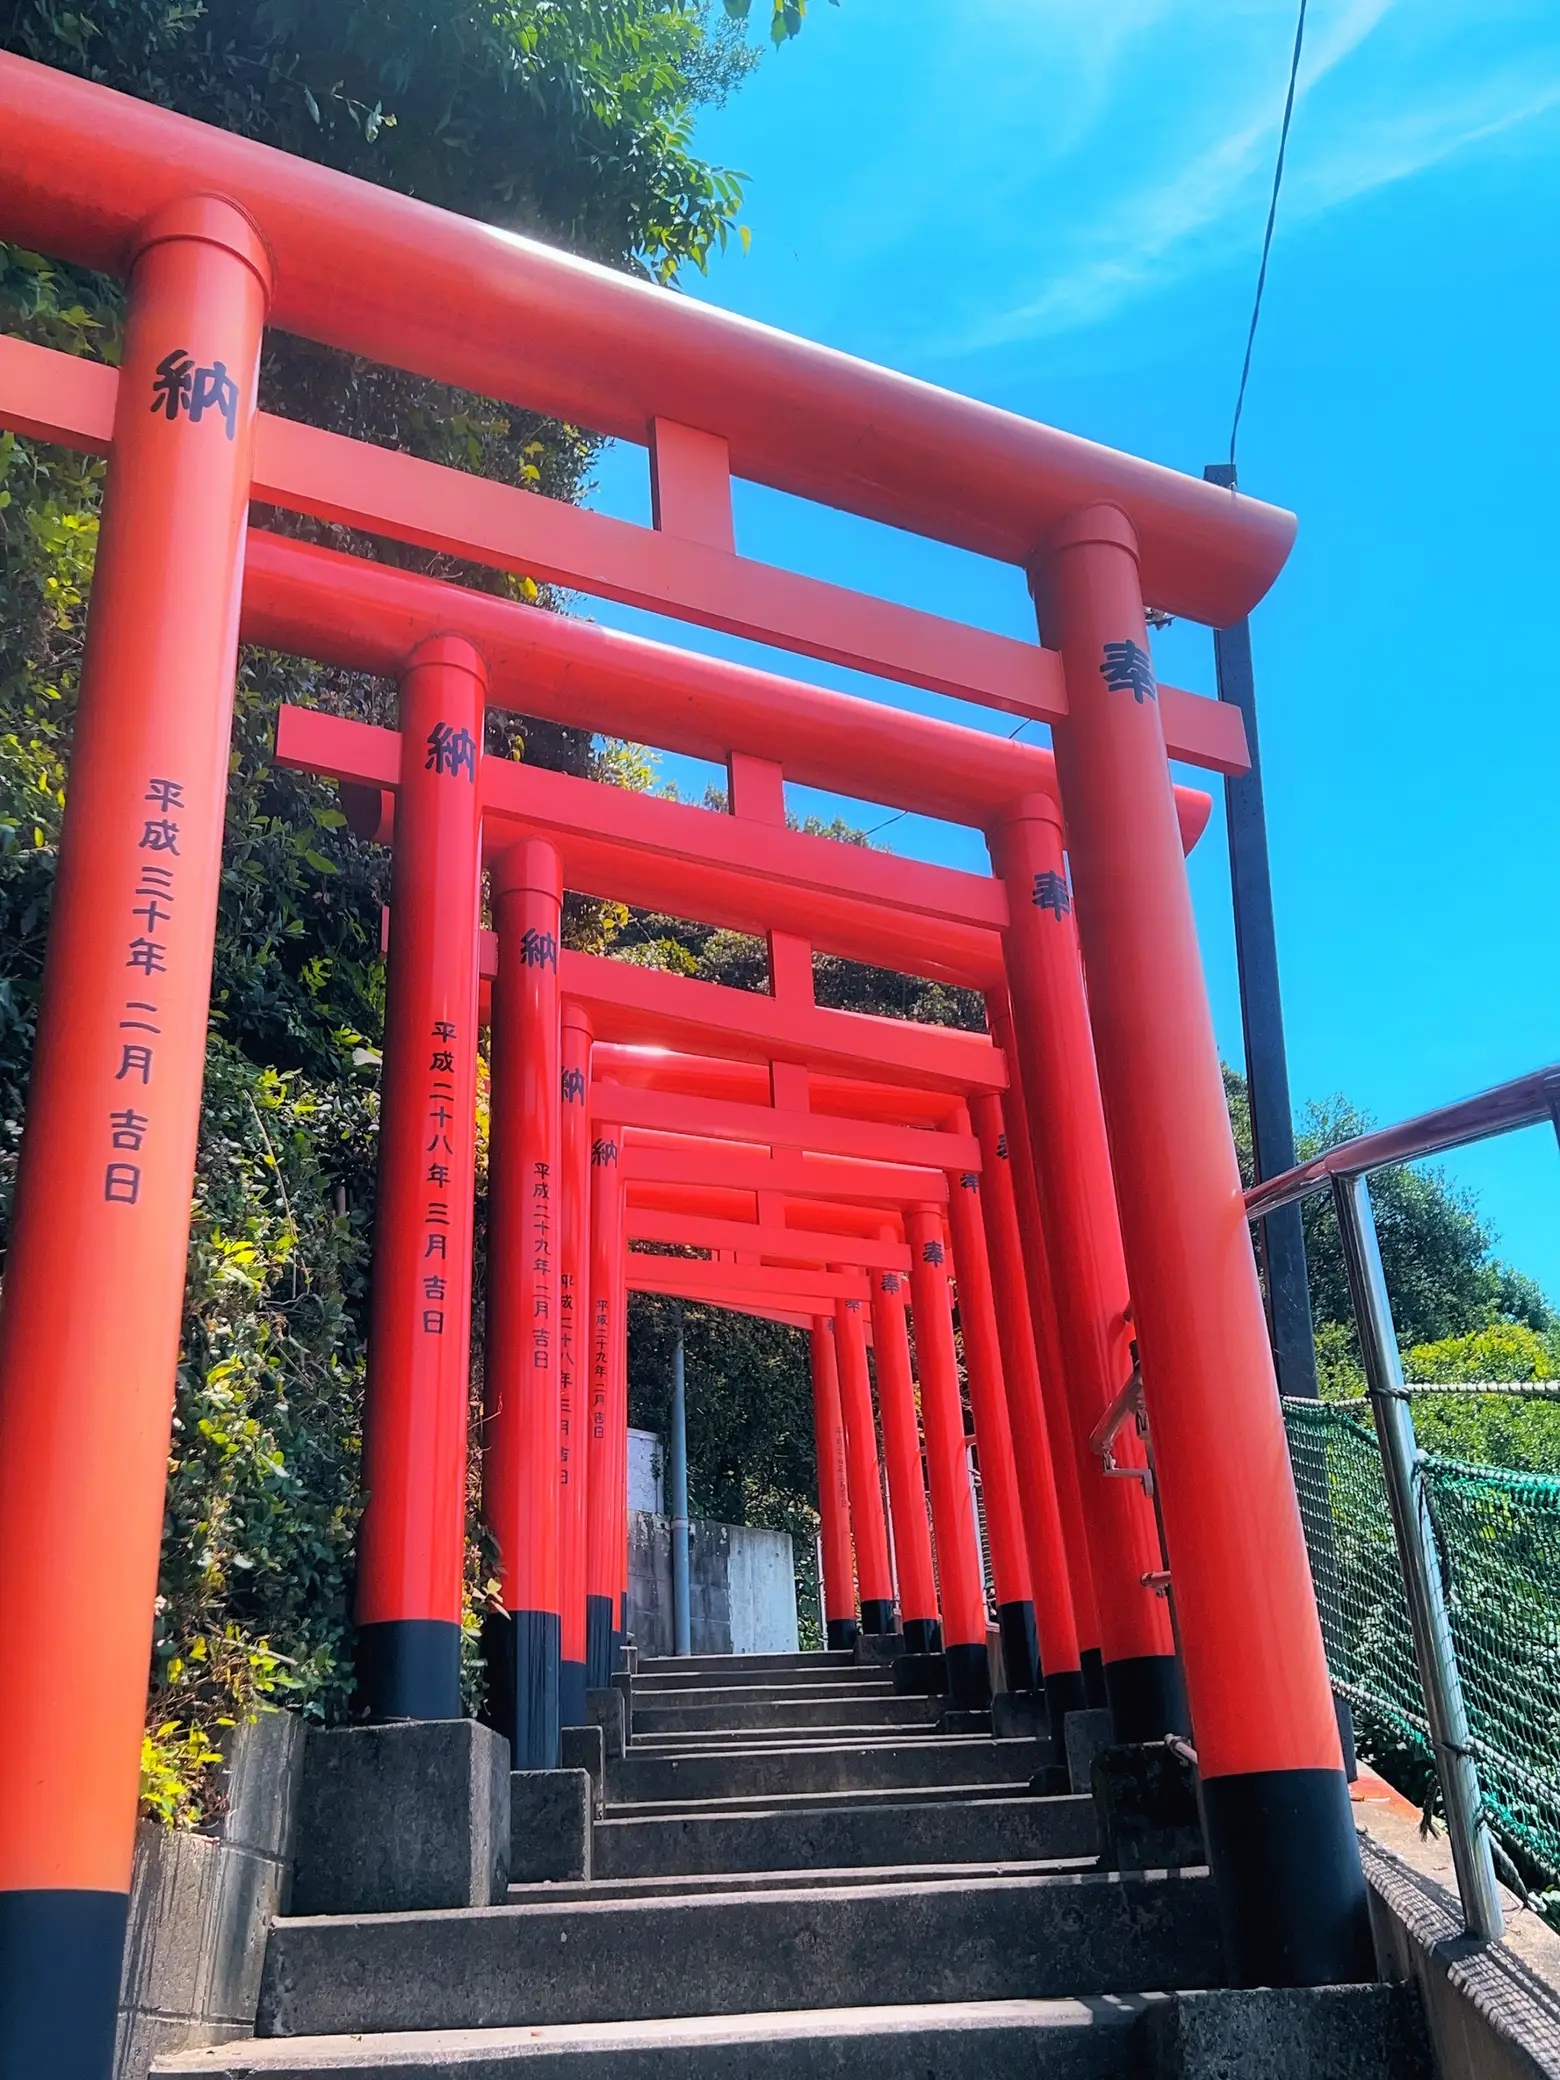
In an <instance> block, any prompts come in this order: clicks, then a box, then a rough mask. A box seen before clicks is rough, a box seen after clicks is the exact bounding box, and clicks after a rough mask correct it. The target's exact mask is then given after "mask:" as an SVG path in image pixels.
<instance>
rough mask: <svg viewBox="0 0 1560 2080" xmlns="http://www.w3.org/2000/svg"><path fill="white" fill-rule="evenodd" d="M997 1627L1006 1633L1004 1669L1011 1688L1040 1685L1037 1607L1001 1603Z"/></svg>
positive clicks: (1036, 1688)
mask: <svg viewBox="0 0 1560 2080" xmlns="http://www.w3.org/2000/svg"><path fill="white" fill-rule="evenodd" d="M997 1630H998V1632H1000V1633H1001V1635H1002V1673H1003V1675H1004V1676H1005V1677H1006V1679H1007V1686H1008V1688H1009V1689H1010V1690H1038V1689H1039V1688H1040V1635H1039V1634H1038V1632H1036V1630H1035V1607H1034V1605H1033V1604H1032V1603H1030V1602H1029V1601H1028V1599H1027V1598H1026V1599H1025V1600H1024V1601H1023V1602H1022V1603H999V1604H998V1605H997Z"/></svg>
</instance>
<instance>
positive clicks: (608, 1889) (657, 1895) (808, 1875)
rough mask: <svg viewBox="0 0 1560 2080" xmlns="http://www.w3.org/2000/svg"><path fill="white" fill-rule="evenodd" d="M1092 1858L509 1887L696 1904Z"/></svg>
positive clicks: (1027, 1871) (950, 1879)
mask: <svg viewBox="0 0 1560 2080" xmlns="http://www.w3.org/2000/svg"><path fill="white" fill-rule="evenodd" d="M1095 1861H1096V1859H1095V1858H1093V1857H1092V1856H1091V1857H1082V1858H1080V1857H1076V1856H1073V1857H1067V1856H1051V1857H1047V1858H1045V1859H1044V1860H1043V1861H1042V1862H1038V1863H1019V1862H1012V1863H1009V1862H1003V1863H936V1864H903V1863H901V1864H885V1865H884V1866H883V1867H882V1868H881V1869H879V1870H872V1869H862V1868H861V1867H860V1866H859V1865H854V1864H853V1865H851V1866H850V1867H849V1868H848V1869H843V1870H805V1871H718V1872H715V1873H713V1874H711V1875H709V1876H705V1877H699V1876H694V1877H689V1876H687V1875H686V1874H683V1875H679V1876H676V1877H670V1878H564V1879H551V1880H548V1881H547V1882H546V1883H545V1884H536V1885H511V1886H510V1888H509V1904H510V1905H511V1906H512V1907H525V1906H556V1905H557V1904H558V1903H559V1902H560V1901H564V1900H594V1901H597V1902H600V1901H603V1900H623V1899H674V1898H676V1899H697V1898H698V1897H699V1896H700V1894H701V1893H706V1892H794V1891H796V1890H797V1888H798V1887H800V1886H805V1887H807V1888H809V1889H817V1890H822V1889H824V1888H825V1887H832V1888H836V1889H837V1888H838V1887H840V1886H842V1885H856V1886H860V1885H903V1884H905V1883H906V1881H907V1880H908V1881H909V1882H912V1883H917V1884H919V1883H922V1882H924V1883H926V1884H929V1885H932V1884H936V1885H962V1884H964V1883H965V1882H966V1881H967V1880H968V1879H970V1878H1038V1877H1042V1876H1044V1875H1045V1874H1046V1873H1047V1872H1055V1871H1074V1870H1084V1869H1089V1870H1092V1869H1093V1868H1094V1865H1095Z"/></svg>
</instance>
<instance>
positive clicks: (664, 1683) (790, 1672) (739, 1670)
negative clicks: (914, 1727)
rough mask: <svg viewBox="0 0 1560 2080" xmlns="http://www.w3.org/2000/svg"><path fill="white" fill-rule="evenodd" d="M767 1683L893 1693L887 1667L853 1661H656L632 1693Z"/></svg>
mask: <svg viewBox="0 0 1560 2080" xmlns="http://www.w3.org/2000/svg"><path fill="white" fill-rule="evenodd" d="M766 1683H807V1684H810V1685H813V1686H815V1687H819V1688H824V1689H831V1690H853V1689H856V1688H858V1687H859V1686H860V1685H861V1684H863V1683H868V1684H874V1685H876V1684H879V1683H881V1684H883V1685H884V1686H885V1687H886V1688H888V1689H890V1690H892V1689H893V1687H894V1683H893V1670H892V1669H891V1668H888V1667H858V1666H857V1664H856V1663H855V1662H853V1661H851V1662H846V1663H844V1664H843V1665H841V1666H839V1667H834V1666H833V1665H825V1666H824V1667H822V1668H811V1667H797V1668H745V1667H744V1666H743V1665H742V1662H741V1661H731V1662H727V1663H726V1664H725V1665H724V1666H718V1667H712V1668H694V1667H690V1666H688V1665H687V1664H685V1663H680V1662H670V1661H657V1662H650V1663H642V1664H641V1665H640V1670H639V1673H638V1675H636V1676H635V1678H634V1689H635V1691H636V1692H637V1691H639V1690H641V1689H644V1688H647V1687H648V1688H651V1689H655V1690H683V1689H689V1688H693V1689H697V1688H700V1687H701V1686H702V1687H704V1688H711V1687H715V1688H720V1689H726V1690H742V1689H747V1688H750V1687H757V1686H762V1685H764V1684H766Z"/></svg>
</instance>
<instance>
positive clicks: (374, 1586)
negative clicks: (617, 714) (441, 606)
mask: <svg viewBox="0 0 1560 2080" xmlns="http://www.w3.org/2000/svg"><path fill="white" fill-rule="evenodd" d="M485 684H486V679H485V674H484V671H483V666H482V660H481V658H480V657H479V656H478V655H477V653H476V651H475V650H473V649H472V647H471V645H470V644H469V643H466V642H463V641H462V640H461V639H460V638H459V637H458V636H437V637H435V638H433V640H432V641H430V642H427V643H424V644H423V645H422V646H421V648H419V649H418V650H417V651H416V652H414V654H413V657H412V660H411V664H410V666H409V668H408V669H407V671H406V672H405V673H404V674H403V676H402V679H401V689H400V704H401V785H400V788H399V791H398V796H397V803H396V816H397V840H398V842H397V844H396V846H395V851H394V855H393V860H392V867H391V874H392V880H391V915H392V918H393V920H394V922H393V937H392V944H391V947H390V959H389V974H388V979H387V984H386V993H385V995H386V1001H385V1040H384V1076H383V1084H382V1095H381V1100H380V1115H379V1179H378V1194H377V1212H376V1216H375V1223H374V1286H373V1303H372V1304H373V1313H372V1320H371V1326H370V1331H369V1344H368V1381H367V1388H366V1392H365V1396H364V1411H363V1485H364V1487H365V1489H366V1491H367V1495H368V1503H367V1507H366V1508H365V1510H364V1512H363V1523H362V1529H361V1531H360V1532H359V1537H358V1576H357V1598H356V1617H357V1625H358V1649H357V1652H358V1690H359V1695H360V1697H361V1699H362V1701H363V1702H364V1703H365V1704H366V1705H367V1707H368V1711H369V1714H370V1716H371V1717H372V1718H375V1719H458V1718H459V1717H460V1716H461V1713H462V1709H463V1708H462V1704H461V1694H460V1639H461V1590H462V1582H463V1577H464V1573H465V1558H466V1426H467V1404H468V1397H469V1394H470V1370H471V1229H472V1192H473V1185H474V1175H475V1165H476V1060H477V986H478V978H477V944H476V935H475V933H474V932H472V931H467V930H463V929H461V928H460V925H459V924H458V923H452V920H461V919H465V918H467V917H470V918H475V916H476V907H477V899H478V894H479V887H480V873H481V860H482V809H481V802H482V788H481V775H482V715H483V697H484V690H485Z"/></svg>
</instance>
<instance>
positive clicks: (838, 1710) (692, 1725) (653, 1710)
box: [634, 1691, 941, 1733]
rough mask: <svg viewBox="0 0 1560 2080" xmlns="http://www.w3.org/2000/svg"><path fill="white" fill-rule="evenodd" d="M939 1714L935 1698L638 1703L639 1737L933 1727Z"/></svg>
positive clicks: (890, 1696) (888, 1696) (636, 1724)
mask: <svg viewBox="0 0 1560 2080" xmlns="http://www.w3.org/2000/svg"><path fill="white" fill-rule="evenodd" d="M940 1712H941V1705H940V1702H939V1701H938V1700H937V1699H936V1698H932V1697H895V1696H894V1695H893V1693H892V1692H891V1691H890V1692H889V1693H888V1694H886V1695H884V1696H881V1697H862V1698H856V1697H848V1696H847V1697H799V1698H794V1699H782V1698H777V1699H774V1700H770V1699H767V1698H758V1699H754V1700H751V1701H748V1700H742V1699H738V1698H737V1697H735V1696H727V1697H720V1698H717V1699H715V1700H713V1701H712V1702H710V1703H708V1704H692V1703H686V1704H685V1703H676V1704H642V1703H641V1702H640V1700H639V1699H638V1697H635V1699H634V1732H635V1733H707V1732H709V1733H713V1732H717V1731H729V1732H735V1731H738V1730H739V1729H741V1728H742V1727H745V1726H753V1727H767V1726H775V1727H779V1726H930V1725H935V1723H936V1721H937V1719H938V1716H939V1714H940Z"/></svg>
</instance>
